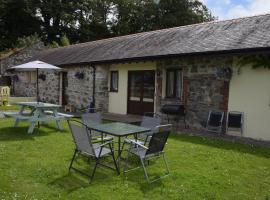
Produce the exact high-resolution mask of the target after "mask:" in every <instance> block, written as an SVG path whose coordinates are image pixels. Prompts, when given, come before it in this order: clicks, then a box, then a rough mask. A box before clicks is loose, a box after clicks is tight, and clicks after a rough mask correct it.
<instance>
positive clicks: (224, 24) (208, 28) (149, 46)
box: [38, 14, 270, 65]
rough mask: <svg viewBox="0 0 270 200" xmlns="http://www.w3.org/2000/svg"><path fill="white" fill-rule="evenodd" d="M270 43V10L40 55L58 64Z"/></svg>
mask: <svg viewBox="0 0 270 200" xmlns="http://www.w3.org/2000/svg"><path fill="white" fill-rule="evenodd" d="M269 47H270V14H266V15H258V16H253V17H246V18H239V19H233V20H225V21H217V22H208V23H201V24H193V25H188V26H181V27H175V28H169V29H163V30H157V31H150V32H143V33H138V34H132V35H126V36H121V37H115V38H109V39H103V40H97V41H93V42H87V43H81V44H76V45H70V46H68V47H62V48H57V49H51V50H47V51H46V52H44V53H43V54H42V55H40V56H39V57H38V59H40V60H42V61H45V62H48V63H50V64H54V65H70V64H85V63H105V62H115V61H123V60H137V59H138V60H139V59H150V58H151V59H153V58H157V57H165V56H176V55H189V54H203V53H213V52H234V51H237V52H238V51H239V52H241V51H244V50H255V49H265V48H269Z"/></svg>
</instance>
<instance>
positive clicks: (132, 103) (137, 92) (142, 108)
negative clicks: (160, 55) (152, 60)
mask: <svg viewBox="0 0 270 200" xmlns="http://www.w3.org/2000/svg"><path fill="white" fill-rule="evenodd" d="M154 95H155V71H153V70H151V71H129V72H128V108H127V112H128V114H137V115H143V114H144V113H145V112H154Z"/></svg>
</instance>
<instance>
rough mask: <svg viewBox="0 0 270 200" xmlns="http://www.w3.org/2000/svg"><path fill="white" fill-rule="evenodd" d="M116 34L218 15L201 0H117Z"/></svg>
mask: <svg viewBox="0 0 270 200" xmlns="http://www.w3.org/2000/svg"><path fill="white" fill-rule="evenodd" d="M115 3H116V14H115V15H116V20H115V23H114V26H113V27H112V30H113V32H114V33H115V34H116V35H124V34H130V33H136V32H142V31H151V30H157V29H163V28H170V27H175V26H182V25H188V24H194V23H199V22H205V21H211V20H214V19H215V18H214V17H213V16H212V14H211V13H210V11H209V10H208V9H207V7H206V6H205V5H203V4H202V3H201V2H200V1H198V0H160V1H157V0H156V1H154V0H115Z"/></svg>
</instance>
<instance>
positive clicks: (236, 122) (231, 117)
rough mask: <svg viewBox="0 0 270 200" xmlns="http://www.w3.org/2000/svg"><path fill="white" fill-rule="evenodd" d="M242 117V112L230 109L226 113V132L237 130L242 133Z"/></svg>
mask: <svg viewBox="0 0 270 200" xmlns="http://www.w3.org/2000/svg"><path fill="white" fill-rule="evenodd" d="M243 119H244V113H243V112H238V111H230V112H228V114H227V123H226V132H228V131H239V130H240V133H241V135H243Z"/></svg>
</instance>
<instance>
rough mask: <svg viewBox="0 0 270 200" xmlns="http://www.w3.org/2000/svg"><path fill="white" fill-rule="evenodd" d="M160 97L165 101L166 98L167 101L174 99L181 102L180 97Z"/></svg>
mask: <svg viewBox="0 0 270 200" xmlns="http://www.w3.org/2000/svg"><path fill="white" fill-rule="evenodd" d="M162 99H163V100H165V101H166V100H168V101H169V100H174V101H179V102H183V101H182V98H176V97H163V98H162Z"/></svg>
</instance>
